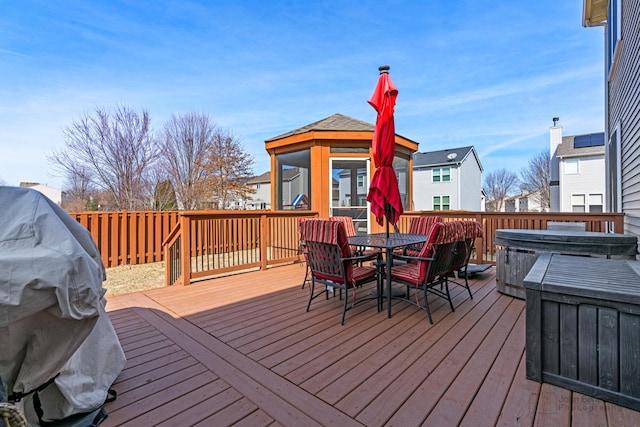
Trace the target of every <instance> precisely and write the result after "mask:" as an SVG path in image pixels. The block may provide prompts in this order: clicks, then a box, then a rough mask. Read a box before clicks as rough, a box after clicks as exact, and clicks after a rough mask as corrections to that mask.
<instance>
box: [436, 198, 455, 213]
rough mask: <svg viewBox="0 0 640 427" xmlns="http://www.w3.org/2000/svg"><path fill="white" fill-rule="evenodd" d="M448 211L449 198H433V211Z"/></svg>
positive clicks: (449, 207)
mask: <svg viewBox="0 0 640 427" xmlns="http://www.w3.org/2000/svg"><path fill="white" fill-rule="evenodd" d="M450 209H451V204H450V203H449V196H433V210H434V211H448V210H450Z"/></svg>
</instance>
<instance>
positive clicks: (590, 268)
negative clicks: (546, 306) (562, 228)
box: [523, 254, 640, 305]
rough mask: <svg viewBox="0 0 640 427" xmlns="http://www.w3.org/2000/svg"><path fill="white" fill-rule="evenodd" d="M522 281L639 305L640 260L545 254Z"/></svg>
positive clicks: (534, 287)
mask: <svg viewBox="0 0 640 427" xmlns="http://www.w3.org/2000/svg"><path fill="white" fill-rule="evenodd" d="M523 283H524V286H525V288H526V289H527V290H538V291H541V292H550V293H557V294H564V295H573V296H581V297H589V298H599V299H607V300H610V301H617V302H625V303H632V304H636V305H640V261H632V260H616V259H605V258H590V257H581V256H570V255H559V254H542V255H540V256H539V257H538V259H537V261H536V263H535V264H534V265H533V267H532V268H531V270H530V271H529V274H527V276H526V277H525V278H524V282H523Z"/></svg>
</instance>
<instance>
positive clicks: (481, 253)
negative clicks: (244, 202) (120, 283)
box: [72, 210, 624, 284]
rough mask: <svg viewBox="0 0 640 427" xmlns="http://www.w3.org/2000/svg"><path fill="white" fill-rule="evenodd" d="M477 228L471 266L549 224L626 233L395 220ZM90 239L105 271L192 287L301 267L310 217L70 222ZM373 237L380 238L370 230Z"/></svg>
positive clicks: (581, 217)
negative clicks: (151, 272) (141, 268)
mask: <svg viewBox="0 0 640 427" xmlns="http://www.w3.org/2000/svg"><path fill="white" fill-rule="evenodd" d="M434 214H437V215H441V216H442V217H444V219H445V221H449V220H454V219H471V220H476V221H478V222H480V223H481V224H482V228H483V231H484V237H483V238H481V239H478V240H477V241H476V253H475V254H474V255H473V258H472V259H471V262H473V263H477V264H483V263H494V262H495V246H494V244H493V240H494V236H495V231H496V230H498V229H526V230H544V229H546V228H547V222H549V221H554V222H584V223H585V229H586V230H587V231H600V232H605V231H610V232H616V233H622V232H623V220H624V215H623V214H612V213H601V214H592V213H585V214H582V213H534V212H509V213H505V212H466V211H438V212H434V211H414V212H405V214H404V215H403V216H402V217H401V218H400V221H399V224H398V227H399V230H400V231H407V230H408V228H409V221H410V219H411V217H413V216H424V215H434ZM72 216H73V217H74V218H75V219H76V220H77V221H78V222H80V223H81V224H82V225H84V226H85V227H86V228H87V229H88V230H89V232H90V233H91V235H92V236H93V238H94V240H95V241H96V244H97V245H98V249H99V250H100V253H101V254H102V259H103V262H104V264H105V266H107V267H114V266H118V265H122V264H142V263H147V262H158V261H163V260H164V261H165V269H166V283H167V284H174V283H184V284H189V283H190V282H191V281H193V280H197V279H201V278H205V277H212V276H215V275H220V274H230V273H236V272H241V271H246V270H250V269H258V268H260V269H266V268H269V267H271V266H273V265H277V264H281V263H287V262H292V261H296V260H300V259H301V256H300V251H299V236H298V219H299V218H301V217H315V216H317V213H316V212H310V211H299V210H296V211H288V210H287V211H181V212H95V213H94V212H84V213H79V214H72ZM372 228H373V230H372V231H373V232H377V231H383V230H382V229H381V228H380V227H378V226H377V224H374V226H373V227H372Z"/></svg>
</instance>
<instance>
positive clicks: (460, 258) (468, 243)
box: [449, 237, 476, 299]
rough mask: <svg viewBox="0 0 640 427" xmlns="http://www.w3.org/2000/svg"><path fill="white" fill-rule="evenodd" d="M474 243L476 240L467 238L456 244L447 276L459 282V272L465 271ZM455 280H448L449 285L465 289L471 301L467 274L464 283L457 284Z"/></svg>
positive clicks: (471, 295)
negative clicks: (451, 276)
mask: <svg viewBox="0 0 640 427" xmlns="http://www.w3.org/2000/svg"><path fill="white" fill-rule="evenodd" d="M475 241H476V238H475V237H473V238H467V239H465V240H461V241H459V242H456V245H457V246H456V253H455V255H454V257H453V260H452V262H451V269H450V271H449V275H453V276H454V277H455V278H456V279H457V280H460V272H461V271H465V272H466V271H467V266H468V265H469V260H470V259H471V253H472V252H473V250H474V249H475ZM457 280H453V279H451V280H449V281H450V282H451V283H453V284H455V285H458V286H462V287H463V288H466V289H467V291H468V292H469V297H471V299H473V294H472V293H471V288H470V287H469V280H468V278H467V274H466V273H465V275H464V283H462V282H459V281H457Z"/></svg>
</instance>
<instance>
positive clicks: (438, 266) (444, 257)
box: [391, 242, 458, 324]
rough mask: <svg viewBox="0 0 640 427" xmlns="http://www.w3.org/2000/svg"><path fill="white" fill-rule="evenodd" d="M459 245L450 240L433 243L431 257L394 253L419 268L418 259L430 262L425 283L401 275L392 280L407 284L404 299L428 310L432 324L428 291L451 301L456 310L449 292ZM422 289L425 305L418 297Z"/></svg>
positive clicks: (450, 304)
mask: <svg viewBox="0 0 640 427" xmlns="http://www.w3.org/2000/svg"><path fill="white" fill-rule="evenodd" d="M457 245H458V242H448V243H442V244H438V245H433V255H432V256H431V257H430V258H423V257H417V256H409V255H394V259H395V258H397V259H400V260H403V261H406V262H407V263H411V265H413V266H415V267H414V268H419V263H418V261H428V262H429V267H428V269H427V274H426V275H425V281H424V282H423V283H415V282H410V281H407V280H402V279H400V278H399V277H394V276H393V275H392V280H393V281H394V282H396V283H400V284H403V285H405V286H406V288H407V293H406V295H405V298H404V299H405V300H406V301H408V302H410V303H411V304H414V305H416V306H417V307H418V308H420V309H423V310H426V312H427V316H428V317H429V322H430V323H431V324H433V318H432V317H431V310H430V308H429V301H428V298H427V292H430V293H433V294H435V295H437V296H439V297H442V298H444V299H446V300H447V301H449V306H450V307H451V311H455V308H454V307H453V301H451V294H450V293H449V278H448V273H449V271H450V269H451V263H452V262H453V258H454V257H455V255H456V249H457ZM391 271H392V272H393V268H392V269H391ZM411 289H414V290H415V301H413V300H412V299H411V294H410V291H411ZM420 290H422V291H423V293H424V307H423V306H422V305H420V302H419V299H418V292H419V291H420Z"/></svg>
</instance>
